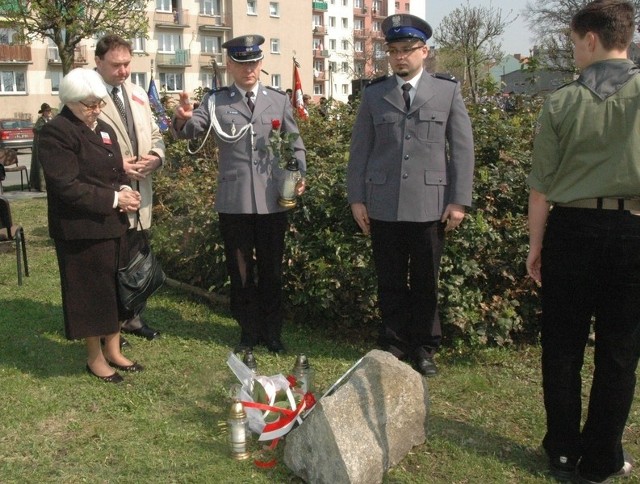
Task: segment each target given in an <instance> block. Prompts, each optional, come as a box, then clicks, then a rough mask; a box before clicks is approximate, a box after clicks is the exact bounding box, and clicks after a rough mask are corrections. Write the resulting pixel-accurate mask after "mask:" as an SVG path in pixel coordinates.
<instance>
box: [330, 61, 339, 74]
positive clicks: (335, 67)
mask: <svg viewBox="0 0 640 484" xmlns="http://www.w3.org/2000/svg"><path fill="white" fill-rule="evenodd" d="M337 70H338V64H337V63H336V62H333V61H331V62H329V72H336V71H337Z"/></svg>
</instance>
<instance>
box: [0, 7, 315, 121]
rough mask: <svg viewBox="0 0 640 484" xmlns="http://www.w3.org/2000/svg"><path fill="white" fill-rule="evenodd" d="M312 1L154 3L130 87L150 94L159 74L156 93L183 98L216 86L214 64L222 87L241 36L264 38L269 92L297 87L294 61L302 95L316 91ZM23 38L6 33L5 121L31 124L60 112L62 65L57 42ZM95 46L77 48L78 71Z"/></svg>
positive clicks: (0, 62)
mask: <svg viewBox="0 0 640 484" xmlns="http://www.w3.org/2000/svg"><path fill="white" fill-rule="evenodd" d="M311 9H312V4H311V0H149V1H148V2H147V4H146V7H145V11H146V12H147V16H148V18H149V32H148V38H147V39H145V38H138V39H132V43H133V45H134V56H133V60H132V63H131V80H132V82H134V83H136V84H138V85H139V86H142V87H144V88H145V89H147V87H148V85H149V81H150V79H151V75H152V72H153V76H154V79H155V81H156V85H157V86H158V89H159V90H161V91H165V92H166V93H168V94H170V95H172V96H174V97H175V98H177V96H178V94H179V93H180V92H182V91H187V92H192V91H193V90H194V89H196V88H198V87H210V86H211V85H212V83H213V72H214V70H213V62H214V61H215V62H216V63H217V66H218V68H219V72H220V74H221V76H220V77H221V78H222V79H221V80H220V81H219V85H226V84H228V83H229V82H230V81H229V79H228V76H227V73H226V62H227V59H226V51H224V49H222V47H221V46H222V44H223V43H224V42H225V41H227V40H229V39H231V38H233V37H235V36H238V35H244V34H250V33H256V34H260V35H262V36H264V37H265V43H264V45H263V46H262V49H263V51H264V53H265V59H264V61H263V72H262V75H261V81H262V82H263V83H264V84H266V85H269V86H273V87H277V88H281V89H283V90H284V89H287V88H290V87H292V78H293V57H294V56H295V57H296V60H297V61H298V62H299V64H300V75H301V78H302V79H301V80H302V86H303V89H304V90H305V92H306V91H310V90H312V86H313V66H312V60H313V53H312V51H311V31H310V29H304V28H300V25H309V23H310V19H311ZM20 34H21V32H19V31H17V30H15V29H14V28H12V27H11V26H10V25H6V24H5V25H3V26H1V28H0V98H1V99H2V107H0V117H10V116H17V117H26V118H28V117H32V118H35V116H36V113H37V111H38V109H39V107H40V105H41V104H42V103H43V102H47V103H49V104H50V105H51V106H53V107H56V106H58V104H59V102H58V97H57V94H58V86H59V84H60V80H61V79H62V66H61V64H60V57H59V55H58V52H57V47H56V46H55V45H53V44H52V43H51V42H46V41H45V42H40V41H35V42H33V43H30V44H24V43H23V42H20V41H16V39H19V38H21V35H20ZM96 40H97V39H95V38H94V39H86V40H85V41H83V42H82V43H81V45H80V46H79V47H78V48H77V49H76V53H75V62H74V65H75V66H76V67H86V68H93V67H94V66H95V63H94V60H93V58H94V55H93V52H94V49H95V42H96Z"/></svg>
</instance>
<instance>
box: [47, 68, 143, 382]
mask: <svg viewBox="0 0 640 484" xmlns="http://www.w3.org/2000/svg"><path fill="white" fill-rule="evenodd" d="M59 96H60V100H61V101H62V102H63V103H64V107H63V108H62V111H61V112H60V114H59V115H58V116H56V117H55V118H53V119H52V120H51V121H50V122H49V123H47V124H45V125H44V127H43V128H42V131H41V133H40V137H39V139H38V144H39V146H38V148H39V153H40V162H41V163H42V168H43V170H44V175H45V178H46V182H47V202H48V219H49V235H51V237H52V238H53V241H54V243H55V248H56V255H57V257H58V267H59V269H60V285H61V289H62V308H63V311H64V329H65V335H66V337H67V338H68V339H81V338H82V339H84V340H85V341H86V346H87V367H86V368H87V371H88V372H89V373H91V374H92V375H94V376H96V377H98V378H100V379H101V380H103V381H106V382H109V383H118V382H121V381H122V380H123V379H122V377H121V376H120V375H119V374H118V373H117V372H114V370H113V368H115V369H119V370H121V371H127V372H138V371H141V370H142V366H141V365H139V364H137V363H134V362H132V361H130V360H128V359H127V358H125V357H124V356H123V355H122V353H120V324H119V322H118V321H119V319H120V318H121V314H119V309H118V306H119V305H118V298H117V289H116V273H117V270H118V261H120V262H121V263H122V265H125V264H126V263H127V261H128V260H127V258H126V255H124V254H123V253H124V249H125V248H126V236H125V234H126V232H127V228H128V227H129V222H128V220H127V213H132V212H135V211H136V210H138V208H139V207H140V193H138V192H137V191H134V190H132V189H131V188H130V187H129V186H128V183H129V179H128V178H127V175H126V174H125V172H124V170H123V169H122V156H121V155H120V147H119V146H118V140H117V136H116V134H115V131H114V130H113V129H112V128H111V127H110V126H109V125H108V124H107V123H105V122H103V121H101V120H100V119H98V116H99V114H100V110H101V109H102V108H103V107H104V106H105V104H106V103H105V101H104V99H105V98H106V96H107V90H106V89H105V87H104V84H103V83H102V79H101V78H100V76H99V75H98V73H97V72H95V71H93V70H89V69H74V70H72V71H71V72H70V73H69V74H67V75H66V76H65V77H64V78H63V79H62V82H61V83H60V92H59ZM100 337H104V340H105V345H104V349H102V348H101V346H100Z"/></svg>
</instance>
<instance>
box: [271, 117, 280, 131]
mask: <svg viewBox="0 0 640 484" xmlns="http://www.w3.org/2000/svg"><path fill="white" fill-rule="evenodd" d="M271 127H272V128H273V129H280V120H279V119H272V120H271Z"/></svg>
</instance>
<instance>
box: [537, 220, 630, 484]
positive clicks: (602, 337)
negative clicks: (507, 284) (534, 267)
mask: <svg viewBox="0 0 640 484" xmlns="http://www.w3.org/2000/svg"><path fill="white" fill-rule="evenodd" d="M541 270H542V377H543V390H544V404H545V410H546V414H547V432H546V435H545V437H544V440H543V446H544V448H545V450H546V452H547V453H548V455H549V456H550V457H551V458H555V457H558V456H567V457H570V458H573V459H577V458H579V457H581V460H580V463H579V469H580V474H581V475H582V476H583V477H585V478H587V479H590V480H595V481H600V480H602V479H604V478H605V477H607V476H609V475H610V474H612V473H614V472H617V471H618V470H619V469H620V468H621V467H622V466H623V464H624V457H623V451H622V433H623V431H624V427H625V423H626V421H627V417H628V415H629V411H630V408H631V404H632V401H633V395H634V390H635V384H636V375H635V371H636V367H637V364H638V357H639V356H640V304H639V301H640V217H637V216H634V215H632V214H631V213H630V212H628V211H622V210H598V209H581V208H566V207H555V208H554V209H553V210H552V211H551V214H550V215H549V219H548V221H547V227H546V231H545V235H544V240H543V249H542V268H541ZM592 319H594V331H595V356H594V364H595V369H594V373H593V383H592V385H591V392H590V397H589V406H588V414H587V416H586V421H585V423H584V426H583V427H582V429H581V428H580V426H581V419H582V415H581V409H582V402H581V387H582V381H581V376H580V375H581V369H582V365H583V358H584V352H585V346H586V344H587V340H588V337H589V332H590V327H591V322H592Z"/></svg>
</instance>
